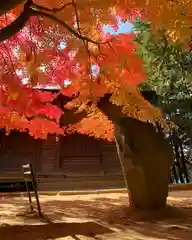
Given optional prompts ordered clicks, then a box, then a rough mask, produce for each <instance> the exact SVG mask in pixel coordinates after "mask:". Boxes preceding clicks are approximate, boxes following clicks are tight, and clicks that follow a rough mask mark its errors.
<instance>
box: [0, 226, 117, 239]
mask: <svg viewBox="0 0 192 240" xmlns="http://www.w3.org/2000/svg"><path fill="white" fill-rule="evenodd" d="M112 232H113V231H111V230H110V229H108V228H106V227H104V226H102V225H100V224H97V223H94V222H84V223H50V224H45V225H23V226H19V225H17V226H3V227H1V228H0V239H2V240H8V239H9V240H10V239H14V240H26V239H27V240H40V239H43V240H47V239H55V238H61V237H66V236H71V238H72V239H74V240H78V239H79V238H78V237H77V236H76V235H84V236H91V237H93V238H94V236H95V235H97V234H100V235H101V234H106V233H112Z"/></svg>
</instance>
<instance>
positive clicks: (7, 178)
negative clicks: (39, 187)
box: [0, 173, 33, 192]
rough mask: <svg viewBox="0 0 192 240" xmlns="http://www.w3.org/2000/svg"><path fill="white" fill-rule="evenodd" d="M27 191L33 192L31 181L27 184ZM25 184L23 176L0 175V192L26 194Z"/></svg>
mask: <svg viewBox="0 0 192 240" xmlns="http://www.w3.org/2000/svg"><path fill="white" fill-rule="evenodd" d="M28 186H29V190H30V191H33V184H32V181H31V180H29V182H28ZM26 191H27V189H26V184H25V179H24V176H23V174H20V173H19V174H15V173H13V174H5V173H0V192H26Z"/></svg>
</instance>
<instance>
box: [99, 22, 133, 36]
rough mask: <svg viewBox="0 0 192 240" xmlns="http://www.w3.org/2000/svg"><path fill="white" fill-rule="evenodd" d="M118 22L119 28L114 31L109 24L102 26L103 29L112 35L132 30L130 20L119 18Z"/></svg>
mask: <svg viewBox="0 0 192 240" xmlns="http://www.w3.org/2000/svg"><path fill="white" fill-rule="evenodd" d="M118 24H119V29H118V30H117V31H114V30H113V29H112V28H111V27H110V26H109V25H106V26H105V27H104V31H105V32H109V33H111V34H113V35H118V34H120V33H129V32H131V31H132V28H133V24H131V23H130V22H128V21H126V22H123V21H121V19H119V20H118Z"/></svg>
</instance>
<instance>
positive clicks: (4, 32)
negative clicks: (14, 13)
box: [0, 0, 109, 45]
mask: <svg viewBox="0 0 192 240" xmlns="http://www.w3.org/2000/svg"><path fill="white" fill-rule="evenodd" d="M71 4H72V3H68V4H65V5H64V6H63V7H61V8H59V9H52V10H51V9H48V8H45V7H41V6H38V5H37V4H34V3H33V1H32V0H28V1H27V2H26V4H25V5H24V10H23V12H22V13H21V14H20V16H19V17H18V18H17V19H16V20H15V21H14V22H12V23H11V24H9V25H8V26H7V27H5V28H3V29H1V30H0V42H2V41H5V40H7V39H8V38H10V37H12V36H13V35H15V34H16V33H17V32H19V31H20V30H21V29H22V28H23V27H24V26H25V24H26V22H27V21H28V20H29V18H30V17H31V16H41V17H46V18H49V19H51V20H53V21H55V22H56V23H58V24H59V25H61V26H62V27H64V28H66V29H67V30H68V31H69V32H70V33H72V34H73V35H74V36H76V37H77V38H78V39H80V40H82V41H87V42H91V43H94V44H97V45H99V44H104V43H108V42H109V41H107V42H97V41H94V40H92V39H90V38H88V37H86V36H82V35H81V34H80V33H78V32H76V31H75V30H74V29H73V28H72V27H70V26H69V25H68V24H67V23H66V22H64V21H61V20H60V19H58V18H57V17H56V16H55V15H54V14H55V13H57V12H59V11H61V10H63V9H64V8H65V7H66V6H69V5H71Z"/></svg>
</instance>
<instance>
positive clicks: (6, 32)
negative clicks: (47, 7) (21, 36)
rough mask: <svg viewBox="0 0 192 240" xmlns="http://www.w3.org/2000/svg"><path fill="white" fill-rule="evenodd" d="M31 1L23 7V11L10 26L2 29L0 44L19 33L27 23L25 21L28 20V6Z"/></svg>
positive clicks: (29, 10) (0, 31)
mask: <svg viewBox="0 0 192 240" xmlns="http://www.w3.org/2000/svg"><path fill="white" fill-rule="evenodd" d="M31 3H32V1H31V0H30V1H28V2H27V3H26V4H25V5H24V10H23V12H22V13H21V14H20V16H19V17H18V18H17V19H16V20H15V21H13V22H12V23H11V24H9V25H8V26H7V27H5V28H2V29H1V30H0V42H3V41H5V40H7V39H8V38H10V37H12V36H13V35H15V34H16V33H17V32H19V31H20V30H21V29H22V28H23V27H24V26H25V24H26V23H27V21H28V20H29V18H30V12H31V9H30V5H31Z"/></svg>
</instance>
